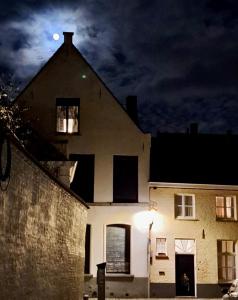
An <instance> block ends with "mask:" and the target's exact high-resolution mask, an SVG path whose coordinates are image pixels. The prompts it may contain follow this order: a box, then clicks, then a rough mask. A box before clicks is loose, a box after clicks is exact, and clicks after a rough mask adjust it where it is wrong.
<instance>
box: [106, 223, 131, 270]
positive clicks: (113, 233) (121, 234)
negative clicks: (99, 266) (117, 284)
mask: <svg viewBox="0 0 238 300" xmlns="http://www.w3.org/2000/svg"><path fill="white" fill-rule="evenodd" d="M106 261H107V267H106V270H107V273H126V274H129V273H130V225H124V224H111V225H107V232H106Z"/></svg>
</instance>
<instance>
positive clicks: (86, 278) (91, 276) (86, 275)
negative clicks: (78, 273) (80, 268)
mask: <svg viewBox="0 0 238 300" xmlns="http://www.w3.org/2000/svg"><path fill="white" fill-rule="evenodd" d="M91 278H93V274H84V280H86V281H88V280H90V279H91Z"/></svg>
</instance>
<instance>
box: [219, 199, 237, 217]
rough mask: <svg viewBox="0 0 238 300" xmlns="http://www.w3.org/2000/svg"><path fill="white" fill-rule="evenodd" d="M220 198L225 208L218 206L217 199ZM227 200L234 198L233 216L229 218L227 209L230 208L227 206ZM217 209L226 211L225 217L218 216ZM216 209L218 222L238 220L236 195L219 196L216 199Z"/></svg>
mask: <svg viewBox="0 0 238 300" xmlns="http://www.w3.org/2000/svg"><path fill="white" fill-rule="evenodd" d="M218 198H223V201H224V202H223V204H224V205H223V206H218V205H217V199H218ZM227 198H232V199H233V207H232V206H231V208H233V216H232V217H228V216H227V209H228V208H229V206H227ZM217 208H223V209H224V216H218V214H217ZM215 209H216V219H217V220H230V221H236V220H237V203H236V196H235V195H218V196H216V198H215Z"/></svg>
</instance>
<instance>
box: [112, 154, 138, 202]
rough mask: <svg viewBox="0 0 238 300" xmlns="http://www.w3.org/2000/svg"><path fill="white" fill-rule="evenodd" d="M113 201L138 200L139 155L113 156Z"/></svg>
mask: <svg viewBox="0 0 238 300" xmlns="http://www.w3.org/2000/svg"><path fill="white" fill-rule="evenodd" d="M113 202H117V203H118V202H120V203H123V202H138V157H137V156H120V155H114V157H113Z"/></svg>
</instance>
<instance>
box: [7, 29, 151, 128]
mask: <svg viewBox="0 0 238 300" xmlns="http://www.w3.org/2000/svg"><path fill="white" fill-rule="evenodd" d="M64 34H67V33H64ZM69 34H72V33H69ZM65 46H66V43H65V42H64V43H63V44H62V45H61V46H60V47H59V48H58V49H57V50H56V52H55V53H54V54H53V55H52V56H51V57H50V59H49V60H48V61H47V62H46V63H45V64H44V65H43V66H42V68H41V69H40V70H39V71H38V72H37V73H36V75H35V76H34V77H33V78H32V79H31V80H30V81H29V83H28V84H27V85H26V86H25V87H24V89H23V90H22V91H21V92H20V93H19V95H18V96H17V97H16V99H15V100H14V101H13V102H15V101H18V99H19V98H20V97H21V95H22V94H23V93H24V92H25V91H26V90H27V89H28V87H29V86H30V85H31V84H32V83H33V82H34V81H35V80H36V78H37V77H38V76H39V75H40V74H41V73H42V72H43V71H44V70H45V69H47V67H48V66H49V64H50V63H51V62H52V61H54V60H55V58H56V57H57V56H58V55H59V54H60V53H61V51H63V49H64V47H65ZM70 46H71V49H72V50H73V51H75V53H77V55H79V56H80V57H81V58H82V60H83V61H84V63H85V64H86V65H87V66H88V67H89V69H90V70H91V71H92V72H93V73H94V74H95V75H96V77H97V79H98V80H99V81H100V82H101V84H102V85H103V86H104V87H105V89H106V90H107V91H108V92H109V93H110V94H111V96H112V97H113V98H114V99H115V101H116V102H117V103H118V105H119V106H120V107H121V109H122V110H123V111H124V112H125V113H126V114H127V115H128V117H129V119H130V120H131V121H132V122H133V123H134V124H135V126H136V127H137V128H138V129H139V130H140V131H141V132H142V133H145V132H144V131H143V129H142V128H141V127H140V126H139V125H138V124H136V123H135V122H134V121H133V120H132V119H131V118H130V116H129V114H128V112H127V110H126V109H125V108H124V106H123V105H122V104H121V102H120V101H119V100H118V99H117V98H116V96H115V95H114V94H113V93H112V91H111V90H110V89H109V88H108V86H107V85H106V84H105V83H104V81H103V80H102V79H101V77H100V76H99V75H98V74H97V72H96V71H95V70H94V69H93V67H92V66H91V65H90V64H89V62H88V61H87V60H86V59H85V58H84V56H83V55H82V53H81V52H80V51H79V50H78V49H77V48H76V47H75V46H74V44H71V45H70Z"/></svg>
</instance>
